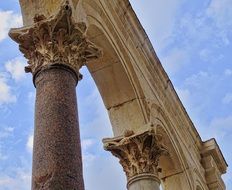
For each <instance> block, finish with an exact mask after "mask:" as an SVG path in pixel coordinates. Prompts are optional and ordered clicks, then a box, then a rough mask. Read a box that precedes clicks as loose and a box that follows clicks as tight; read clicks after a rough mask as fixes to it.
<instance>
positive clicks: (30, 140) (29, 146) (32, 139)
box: [26, 135, 34, 153]
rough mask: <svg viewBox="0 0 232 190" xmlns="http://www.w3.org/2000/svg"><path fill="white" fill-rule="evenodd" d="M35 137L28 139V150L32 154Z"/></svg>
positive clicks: (31, 136)
mask: <svg viewBox="0 0 232 190" xmlns="http://www.w3.org/2000/svg"><path fill="white" fill-rule="evenodd" d="M33 142H34V135H30V136H29V137H28V139H27V144H26V147H27V150H28V151H29V152H30V153H31V152H32V150H33Z"/></svg>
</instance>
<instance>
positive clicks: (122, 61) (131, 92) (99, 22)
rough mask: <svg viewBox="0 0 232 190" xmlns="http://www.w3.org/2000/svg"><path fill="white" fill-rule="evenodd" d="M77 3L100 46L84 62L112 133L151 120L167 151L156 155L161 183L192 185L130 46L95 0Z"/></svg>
mask: <svg viewBox="0 0 232 190" xmlns="http://www.w3.org/2000/svg"><path fill="white" fill-rule="evenodd" d="M80 3H81V6H78V7H77V10H76V11H77V12H85V19H86V21H87V23H88V25H89V26H88V33H87V35H88V37H89V39H90V40H91V41H92V42H94V44H96V45H97V46H99V47H101V48H102V50H103V57H102V58H100V59H98V60H95V61H91V62H89V63H87V68H88V70H89V71H90V73H91V75H92V77H93V79H94V81H95V83H96V85H97V87H98V89H99V91H100V94H101V97H102V99H103V102H104V104H105V107H106V109H107V110H108V113H109V117H110V121H111V123H112V129H113V132H114V136H120V135H122V134H123V133H124V132H125V130H133V131H135V132H138V131H141V130H145V129H146V127H147V126H148V125H147V124H148V123H154V124H155V125H156V126H157V132H158V133H161V134H162V135H163V136H165V140H164V141H165V142H164V144H165V146H166V147H168V150H169V151H170V155H169V156H162V157H161V159H160V160H161V162H160V167H161V168H162V169H163V172H162V174H161V178H162V182H163V186H164V187H165V189H167V190H168V189H172V188H173V184H176V188H180V187H181V188H182V189H193V188H194V184H193V180H192V178H191V175H190V174H189V173H188V172H186V168H188V163H187V160H186V158H185V156H184V155H185V154H184V152H183V150H182V147H181V146H180V144H179V140H178V137H177V135H176V132H175V127H174V126H172V124H171V122H169V118H168V117H167V116H166V114H165V113H164V112H163V111H162V109H161V108H160V107H159V106H158V105H157V104H156V103H155V104H154V103H152V102H156V101H155V100H154V101H150V100H148V99H146V97H145V96H146V95H145V94H144V90H143V88H142V86H141V83H140V81H139V79H138V74H137V73H136V71H135V69H134V66H133V64H132V63H131V58H130V57H129V56H128V55H129V54H131V52H129V51H130V50H128V49H126V48H125V46H123V43H122V42H121V40H120V38H119V36H118V35H117V32H116V29H115V28H114V25H113V24H112V22H111V21H110V20H109V18H108V17H107V15H105V13H104V10H103V9H102V7H101V5H100V3H99V2H98V1H91V0H85V1H83V0H82V1H80ZM78 9H79V10H78ZM109 91H110V93H109ZM149 104H150V106H149ZM130 110H133V115H130ZM135 113H136V114H135ZM128 115H129V118H128ZM124 116H126V118H125V117H124ZM174 182H175V183H174Z"/></svg>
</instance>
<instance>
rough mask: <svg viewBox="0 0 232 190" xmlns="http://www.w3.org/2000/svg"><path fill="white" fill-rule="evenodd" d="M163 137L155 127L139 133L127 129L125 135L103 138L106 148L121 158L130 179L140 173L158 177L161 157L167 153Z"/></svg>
mask: <svg viewBox="0 0 232 190" xmlns="http://www.w3.org/2000/svg"><path fill="white" fill-rule="evenodd" d="M161 139H162V137H161V136H160V135H157V134H156V133H155V130H154V129H149V130H147V131H145V132H142V133H139V134H135V133H134V132H133V131H129V132H128V131H126V132H125V135H124V136H121V137H116V138H108V139H103V143H104V149H105V150H107V151H110V152H111V153H112V154H113V155H114V156H116V157H117V158H119V160H120V164H121V165H122V167H123V169H124V171H125V173H126V175H127V179H128V181H129V180H130V179H131V178H133V177H135V176H137V175H140V174H152V175H154V176H156V177H157V178H158V168H157V166H158V162H159V158H160V156H162V155H163V154H167V150H166V149H165V148H164V146H163V145H162V144H161Z"/></svg>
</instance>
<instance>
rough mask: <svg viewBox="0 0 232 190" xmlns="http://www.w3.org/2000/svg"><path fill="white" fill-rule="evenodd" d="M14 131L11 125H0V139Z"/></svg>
mask: <svg viewBox="0 0 232 190" xmlns="http://www.w3.org/2000/svg"><path fill="white" fill-rule="evenodd" d="M13 132H14V128H13V127H2V126H0V140H1V139H3V138H7V137H9V136H10V135H12V133H13Z"/></svg>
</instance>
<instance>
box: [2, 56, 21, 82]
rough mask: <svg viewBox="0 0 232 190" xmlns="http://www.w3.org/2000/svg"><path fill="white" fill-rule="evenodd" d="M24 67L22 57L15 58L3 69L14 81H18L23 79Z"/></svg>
mask: <svg viewBox="0 0 232 190" xmlns="http://www.w3.org/2000/svg"><path fill="white" fill-rule="evenodd" d="M24 67H25V60H24V59H23V58H22V57H16V58H14V59H12V60H10V61H7V63H6V64H5V69H6V70H7V71H8V72H9V73H10V74H11V77H12V78H13V79H14V80H15V81H20V80H21V79H23V78H24V77H25V71H24Z"/></svg>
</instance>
